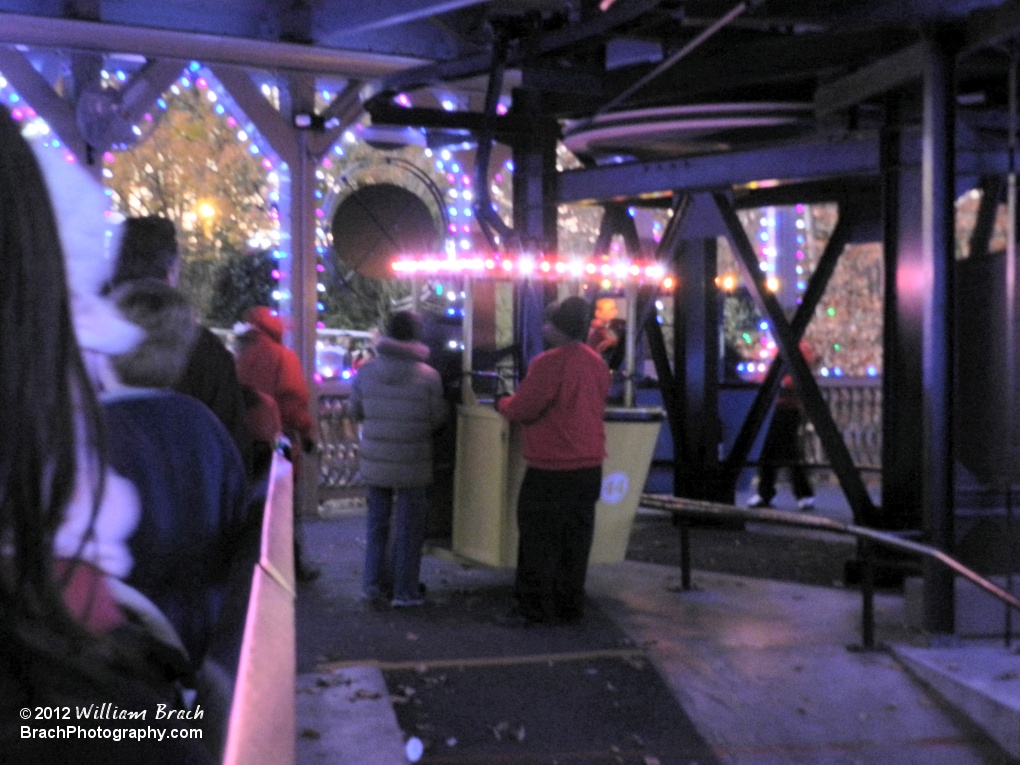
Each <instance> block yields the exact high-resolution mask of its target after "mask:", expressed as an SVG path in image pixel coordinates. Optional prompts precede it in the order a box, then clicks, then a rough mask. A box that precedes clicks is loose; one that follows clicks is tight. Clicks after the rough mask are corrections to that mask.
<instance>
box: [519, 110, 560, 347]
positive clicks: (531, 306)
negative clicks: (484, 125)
mask: <svg viewBox="0 0 1020 765" xmlns="http://www.w3.org/2000/svg"><path fill="white" fill-rule="evenodd" d="M539 101H540V99H539V94H538V93H535V92H533V91H528V90H518V91H515V94H514V110H515V111H518V110H519V113H520V114H522V115H530V116H531V117H532V119H533V125H534V129H533V132H532V134H531V135H530V136H519V137H518V138H517V140H515V141H514V143H513V144H512V146H511V148H512V150H513V162H514V170H513V216H514V218H513V223H514V225H513V230H514V232H515V233H516V237H517V239H518V241H519V243H520V246H521V247H522V248H523V249H524V250H529V249H531V250H534V251H535V252H540V251H543V250H544V251H546V252H553V251H555V249H556V223H557V221H556V205H555V204H554V203H553V200H555V199H556V180H557V174H556V139H557V135H558V130H557V127H556V123H555V121H554V120H552V119H550V118H548V117H545V116H543V115H542V112H541V104H540V102H539ZM518 292H519V295H518V309H519V310H518V326H517V330H518V334H517V337H518V338H519V341H520V345H521V357H522V361H523V362H524V364H525V366H527V364H528V362H530V361H531V359H532V358H534V357H535V356H536V355H537V354H538V353H540V352H541V351H542V349H543V343H542V325H543V324H544V322H545V304H546V302H547V300H546V294H545V292H546V291H545V288H544V286H543V285H542V284H540V283H537V282H526V283H524V284H522V285H521V288H520V290H519V291H518Z"/></svg>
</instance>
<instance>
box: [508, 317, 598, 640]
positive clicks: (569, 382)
mask: <svg viewBox="0 0 1020 765" xmlns="http://www.w3.org/2000/svg"><path fill="white" fill-rule="evenodd" d="M547 316H548V320H547V321H546V324H545V327H544V335H545V340H546V342H547V344H548V345H549V346H551V347H550V349H549V350H547V351H545V352H543V353H540V354H539V355H538V356H536V357H535V358H534V359H533V360H532V362H531V365H530V366H529V367H528V372H527V375H526V377H525V378H524V380H523V381H522V382H521V384H520V386H519V387H518V389H517V392H516V393H514V394H513V395H511V396H503V397H500V398H498V399H497V400H496V410H497V411H498V412H499V413H500V414H502V415H503V416H504V417H506V419H508V420H509V421H510V422H517V423H520V424H521V427H522V435H523V441H524V461H525V463H526V465H527V471H526V472H525V474H524V482H523V484H522V485H521V490H520V494H519V495H518V501H517V528H518V533H519V546H518V551H517V576H516V581H515V584H514V599H515V601H516V607H515V616H516V617H518V618H519V619H521V620H523V622H524V623H525V624H530V623H541V622H557V621H559V622H575V621H577V620H579V619H580V618H581V616H582V614H583V612H584V582H585V578H586V577H587V572H588V554H589V552H590V551H591V543H592V537H593V534H594V529H595V503H596V502H597V501H598V498H599V494H600V493H601V489H602V463H603V461H604V460H605V456H606V434H605V426H604V424H603V418H604V415H605V408H606V395H607V394H608V393H609V369H608V367H607V366H606V364H605V362H603V361H602V358H601V357H600V356H599V354H598V353H597V352H596V351H594V350H592V349H591V348H590V347H588V345H587V344H586V343H585V340H586V338H587V335H588V327H589V317H590V310H589V307H588V303H587V302H586V301H585V300H584V299H583V298H580V297H570V298H567V299H566V300H564V301H562V302H561V303H559V304H557V305H554V306H551V307H550V310H549V312H548V314H547Z"/></svg>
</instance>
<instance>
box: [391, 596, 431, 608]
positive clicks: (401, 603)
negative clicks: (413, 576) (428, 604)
mask: <svg viewBox="0 0 1020 765" xmlns="http://www.w3.org/2000/svg"><path fill="white" fill-rule="evenodd" d="M424 605H425V599H424V598H394V599H393V601H392V602H391V603H390V606H391V607H392V608H420V607H421V606H424Z"/></svg>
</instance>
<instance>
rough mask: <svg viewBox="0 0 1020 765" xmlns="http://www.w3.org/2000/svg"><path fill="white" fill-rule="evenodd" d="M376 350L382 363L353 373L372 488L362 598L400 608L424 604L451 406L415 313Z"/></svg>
mask: <svg viewBox="0 0 1020 765" xmlns="http://www.w3.org/2000/svg"><path fill="white" fill-rule="evenodd" d="M376 350H377V351H378V354H379V355H378V357H377V358H374V359H372V360H370V361H368V362H366V363H365V364H364V365H363V366H362V367H361V368H360V369H359V370H358V373H357V375H355V377H354V384H353V390H352V393H351V403H352V405H353V411H354V416H355V418H356V419H358V420H360V421H361V422H362V430H361V452H360V473H361V478H362V479H363V480H364V482H365V483H366V484H367V485H368V547H367V549H366V551H365V570H364V576H363V584H364V597H365V598H366V600H369V601H371V602H379V601H381V600H383V599H385V598H387V597H389V596H390V594H391V592H392V605H393V606H394V607H397V608H401V607H411V606H420V605H423V604H424V602H425V601H424V599H422V597H421V584H420V581H419V575H420V568H421V548H422V543H423V542H424V540H425V514H426V511H427V509H428V503H427V499H426V487H427V486H428V485H429V484H431V483H432V437H433V434H434V433H435V432H436V431H437V430H439V429H440V428H441V427H442V426H443V424H444V423H445V422H446V419H447V404H446V401H445V399H444V397H443V385H442V382H441V380H440V377H439V373H438V372H437V371H436V370H435V369H433V368H432V367H430V366H428V365H427V364H426V363H425V360H426V359H427V358H428V355H429V351H428V346H426V345H425V344H424V343H422V342H421V321H420V319H419V318H418V316H417V315H416V314H414V313H412V312H410V311H401V312H399V313H396V314H394V315H393V316H392V317H391V318H390V320H389V322H388V324H387V327H386V336H385V337H382V338H380V340H379V343H378V344H377V346H376ZM394 498H395V501H394ZM394 505H395V510H396V519H395V523H394V528H393V534H392V539H391V534H390V516H391V515H392V514H393V511H394Z"/></svg>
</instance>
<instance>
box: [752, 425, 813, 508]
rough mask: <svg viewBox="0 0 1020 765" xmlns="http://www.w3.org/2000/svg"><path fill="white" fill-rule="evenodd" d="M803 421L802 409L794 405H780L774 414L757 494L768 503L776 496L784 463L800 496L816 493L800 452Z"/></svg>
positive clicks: (763, 451)
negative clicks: (778, 477) (778, 479)
mask: <svg viewBox="0 0 1020 765" xmlns="http://www.w3.org/2000/svg"><path fill="white" fill-rule="evenodd" d="M800 420H801V414H800V409H797V408H794V407H783V406H777V407H776V410H775V412H774V413H773V415H772V423H771V424H770V425H769V429H768V433H766V434H765V443H764V444H763V445H762V449H761V467H760V468H759V469H758V496H759V497H761V498H762V499H764V500H765V501H766V502H771V501H772V498H773V497H774V496H776V478H777V476H778V475H779V468H780V466H783V465H785V466H786V467H787V468H788V469H789V471H790V484H791V485H792V487H793V494H794V496H795V497H796V498H797V499H803V498H804V497H811V496H813V495H814V490H813V489H812V488H811V481H810V480H808V476H807V471H806V470H805V469H804V467H803V465H802V464H801V462H802V460H803V459H804V455H802V454H801V452H800V440H799V439H798V433H799V430H800Z"/></svg>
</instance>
